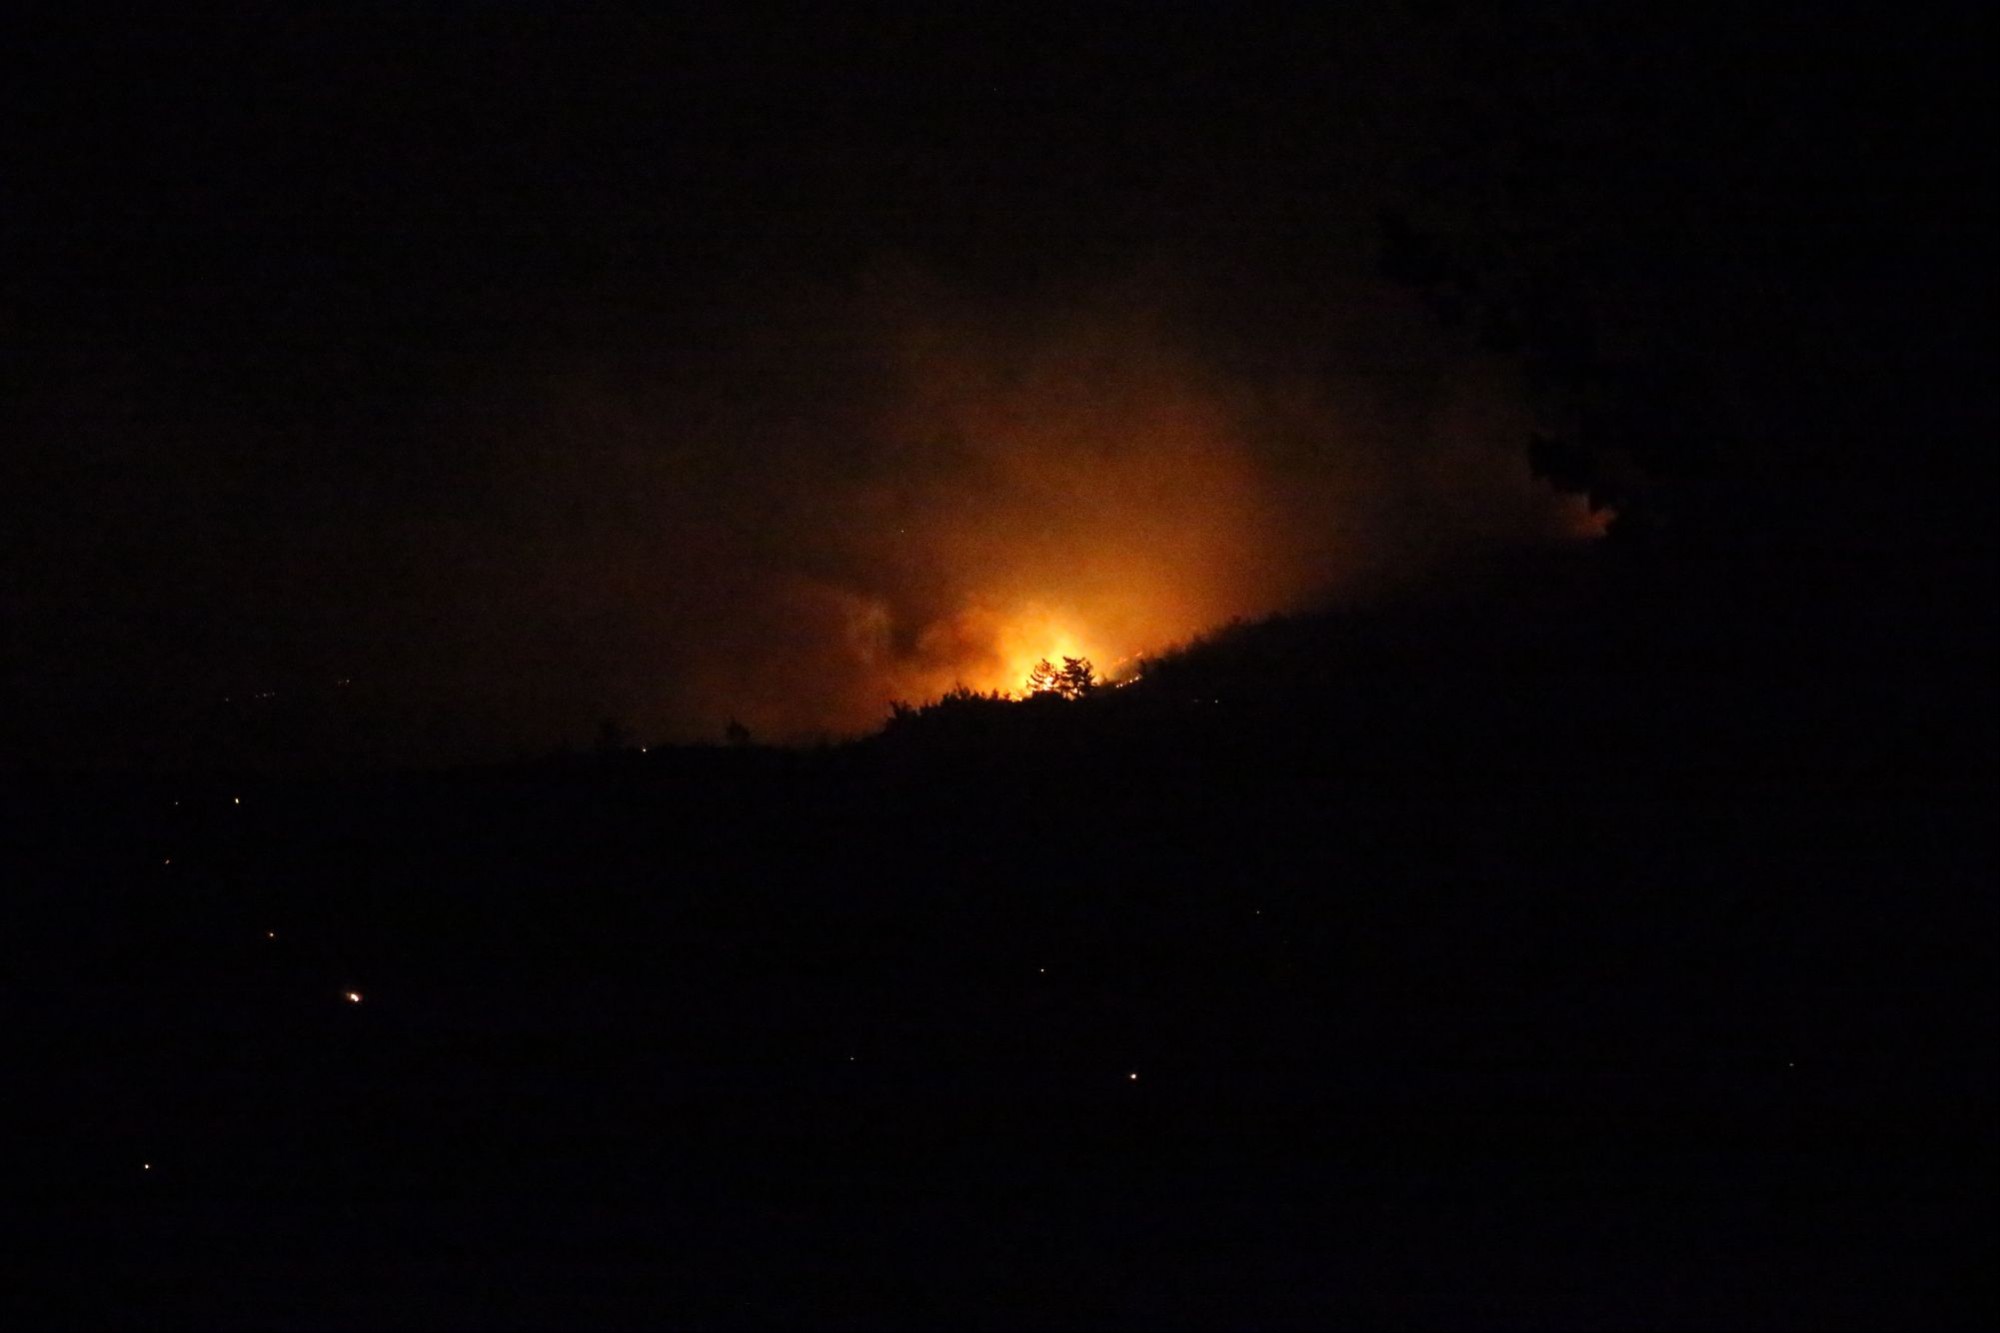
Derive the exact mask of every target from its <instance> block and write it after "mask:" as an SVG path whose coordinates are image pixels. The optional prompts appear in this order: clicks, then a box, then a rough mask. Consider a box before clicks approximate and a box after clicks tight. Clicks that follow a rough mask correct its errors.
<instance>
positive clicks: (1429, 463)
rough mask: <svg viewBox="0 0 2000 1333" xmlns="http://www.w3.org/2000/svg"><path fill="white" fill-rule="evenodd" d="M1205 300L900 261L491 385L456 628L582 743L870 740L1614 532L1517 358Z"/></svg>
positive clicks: (447, 539)
mask: <svg viewBox="0 0 2000 1333" xmlns="http://www.w3.org/2000/svg"><path fill="white" fill-rule="evenodd" d="M1206 309H1207V307H1205V306H1204V303H1203V293H1202V292H1201V291H1200V290H1198V289H1196V288H1194V287H1193V286H1192V285H1191V284H1180V285H1176V284H1173V283H1144V282H1140V281H1138V280H1133V281H1130V282H1127V283H1124V284H1122V285H1113V286H1109V287H1100V288H1098V289H1095V290H1092V291H1084V292H1078V291H1068V292H1049V291H1038V292H1032V293H1019V294H1013V295H1002V296H995V295H991V294H985V295H974V294H968V293H966V292H962V291H956V290H953V289H951V288H949V287H947V286H945V285H944V284H942V283H939V282H937V281H935V280H932V279H929V278H926V277H924V276H923V275H920V274H911V273H898V274H895V275H893V276H888V277H883V276H880V275H877V276H876V277H875V278H874V279H873V280H871V281H869V282H865V283H860V284H857V285H855V286H854V287H851V288H849V289H847V290H845V291H842V292H839V293H834V294H831V295H829V294H827V293H817V294H807V295H803V296H799V297H797V298H796V299H794V300H791V301H774V302H771V303H770V304H769V309H768V310H767V312H766V314H765V316H764V317H763V318H761V319H759V320H757V321H755V322H754V323H753V324H752V325H751V326H750V327H751V329H752V331H751V332H748V333H743V332H740V331H739V332H737V333H734V334H732V335H731V336H730V337H728V338H720V339H718V340H717V341H716V343H715V344H714V345H712V346H705V347H703V348H699V349H694V350H693V351H692V352H690V350H689V349H687V348H677V349H673V350H672V351H671V352H669V353H666V354H663V355H662V357H661V358H660V359H659V362H658V366H659V369H657V370H656V371H654V372H652V373H648V371H646V370H644V369H640V370H636V371H625V372H621V373H618V374H613V373H609V372H606V371H603V370H601V369H598V368H594V367H587V366H586V368H584V369H582V370H579V371H576V372H574V373H567V374H559V375H552V376H548V377H545V378H544V379H543V380H542V381H541V382H540V383H539V384H537V385H536V386H535V387H534V388H533V390H532V392H522V393H516V394H514V395H513V396H512V397H507V398H505V399H504V401H505V403H506V410H505V411H504V412H494V411H491V410H490V409H489V410H488V413H487V414H488V416H489V417H491V418H499V419H502V420H504V421H505V422H506V424H505V425H504V426H499V427H492V429H496V430H498V431H499V432H500V435H501V436H503V437H504V438H503V439H501V440H500V441H499V442H498V444H497V446H496V447H494V448H493V449H491V450H490V451H489V452H490V454H491V456H492V457H494V458H498V459H506V460H509V461H508V462H507V463H506V464H505V466H504V470H503V471H502V473H501V474H500V475H496V476H494V477H492V478H490V480H489V483H488V485H489V494H490V495H491V496H492V498H493V504H492V506H491V507H490V508H488V509H485V510H482V511H481V514H480V517H479V518H478V519H477V520H475V521H473V522H471V523H469V524H468V525H464V526H461V527H459V528H458V529H456V530H453V531H445V532H431V533H427V534H425V538H424V539H425V541H426V542H427V543H428V544H429V546H430V548H431V549H432V550H433V551H437V552H440V553H442V554H443V556H444V558H443V559H441V560H439V561H437V562H435V564H434V569H435V576H436V577H438V578H440V579H443V580H445V582H446V586H445V587H444V588H443V589H442V591H443V593H444V594H445V595H447V596H448V597H451V598H453V599H455V604H456V605H457V606H458V607H459V612H458V616H459V619H460V624H459V625H458V626H457V628H456V629H455V630H454V632H453V634H452V636H451V637H452V638H453V639H454V641H456V642H459V643H461V644H466V643H470V644H484V645H485V646H486V647H487V649H488V651H487V652H486V653H485V654H484V655H483V656H482V655H480V654H477V653H475V654H474V655H473V659H474V660H469V662H468V664H467V676H466V685H465V688H466V690H467V692H468V693H469V694H473V695H478V694H485V695H488V696H489V697H496V698H497V696H499V695H503V694H504V695H507V696H508V701H507V703H506V704H505V705H504V706H502V705H499V704H496V705H495V707H496V712H498V713H502V714H506V713H511V714H513V715H516V716H518V715H521V714H522V713H523V712H526V713H529V714H535V715H539V716H544V717H550V718H552V719H559V721H560V725H561V726H562V727H565V728H567V729H568V733H567V734H570V735H572V736H576V735H580V734H582V733H581V729H582V728H583V727H586V726H588V725H589V724H590V719H591V717H592V716H593V715H595V716H618V717H621V718H623V719H625V720H626V721H627V722H628V724H629V725H631V726H632V727H634V728H635V729H637V730H639V731H641V732H642V733H646V734H655V735H668V736H679V737H691V738H714V737H717V736H719V735H720V729H721V726H722V723H723V721H724V720H725V719H727V718H731V717H738V718H741V719H742V720H743V721H744V722H746V723H747V724H749V726H750V727H751V728H752V730H753V731H754V732H755V733H756V734H757V735H758V736H760V737H763V738H769V739H793V738H800V737H806V736H812V735H844V734H853V733H857V732H861V731H865V730H868V729H870V728H871V727H872V726H874V725H876V724H877V723H879V722H880V720H881V719H882V718H883V716H884V715H885V713H886V710H887V705H888V703H889V701H890V700H892V699H897V698H903V699H920V698H924V697H929V696H933V695H935V694H937V693H939V692H941V691H943V690H944V689H947V688H949V687H951V686H952V685H954V684H956V683H963V684H966V685H970V686H973V687H975V688H978V689H982V690H985V689H1001V690H1010V689H1011V690H1018V689H1019V688H1020V685H1021V681H1022V679H1023V677H1024V676H1025V675H1026V672H1027V670H1028V668H1029V666H1031V665H1032V664H1033V662H1034V661H1035V660H1036V659H1038V658H1041V657H1050V658H1057V659H1059V658H1060V657H1062V656H1065V655H1067V656H1087V657H1089V658H1091V659H1092V660H1093V661H1094V662H1095V663H1096V664H1097V665H1098V666H1099V668H1100V671H1102V672H1106V673H1108V674H1113V675H1115V674H1117V672H1118V671H1119V669H1120V668H1121V666H1122V665H1123V664H1125V663H1128V662H1129V661H1130V660H1131V659H1132V658H1134V657H1135V656H1136V655H1137V654H1139V653H1142V652H1145V651H1147V650H1150V649H1156V648H1159V647H1161V646H1164V645H1167V644H1170V643H1172V642H1175V641H1179V640H1184V639H1186V638H1187V637H1188V636H1190V635H1192V634H1194V633H1197V632H1199V631H1201V630H1203V629H1205V628H1208V627H1211V626H1214V625H1216V624H1219V623H1222V622H1226V621H1227V620H1229V619H1231V618H1233V617H1239V616H1241V617H1254V616H1258V615H1262V614H1266V613H1269V612H1272V611H1276V610H1281V609H1288V608H1295V607H1299V606H1302V605H1306V604H1310V603H1311V602H1313V601H1314V600H1315V599H1317V598H1320V597H1322V596H1325V595H1327V594H1329V593H1342V592H1353V591H1355V590H1357V589H1364V588H1365V589H1374V588H1382V587H1390V586H1393V585H1394V584H1395V583H1397V582H1399V581H1401V580H1404V579H1408V578H1412V577H1416V576H1418V575H1420V574H1421V573H1422V572H1423V571H1424V570H1426V569H1428V568H1430V567H1432V566H1433V565H1434V563H1435V562H1436V561H1437V560H1438V559H1439V558H1440V557H1441V556H1444V555H1448V554H1450V553H1451V552H1453V551H1454V550H1455V549H1459V548H1462V547H1464V546H1465V545H1466V544H1468V543H1474V542H1487V541H1496V540H1540V539H1573V538H1576V537H1579V536H1587V535H1591V534H1592V533H1593V532H1595V531H1599V530H1601V520H1602V516H1598V517H1597V518H1593V517H1592V516H1590V515H1589V514H1588V513H1587V512H1578V511H1577V504H1576V502H1575V501H1574V500H1573V499H1565V498H1563V497H1559V496H1556V495H1554V494H1553V493H1551V492H1549V491H1548V490H1546V489H1545V488H1544V487H1542V486H1541V485H1539V484H1538V483H1536V482H1535V481H1534V480H1533V479H1532V478H1531V477H1530V475H1529V472H1528V469H1527V466H1526V462H1525V458H1524V455H1523V451H1522V448H1521V442H1522V441H1524V440H1525V439H1526V438H1527V434H1528V430H1529V427H1530V425H1531V423H1530V422H1529V420H1528V418H1527V416H1526V413H1525V409H1523V408H1522V406H1521V405H1520V396H1519V395H1518V394H1517V393H1516V392H1515V389H1514V386H1513V384H1512V382H1511V380H1510V379H1509V377H1508V375H1507V373H1506V371H1505V368H1504V367H1502V366H1499V365H1495V364H1486V363H1480V362H1477V361H1474V360H1471V359H1468V358H1466V357H1464V356H1462V355H1458V354H1455V353H1454V352H1453V351H1452V350H1451V349H1450V348H1449V347H1447V346H1445V345H1443V344H1442V342H1441V341H1440V340H1439V339H1438V338H1437V337H1436V335H1435V334H1434V333H1433V332H1432V331H1431V329H1430V327H1429V325H1428V323H1427V321H1426V320H1425V318H1424V317H1423V316H1422V315H1421V312H1417V311H1414V310H1413V309H1411V308H1409V307H1407V306H1406V305H1405V304H1403V303H1402V302H1400V301H1399V300H1398V299H1397V298H1396V297H1394V296H1393V295H1392V294H1387V295H1385V294H1383V293H1380V292H1373V291H1366V292H1363V293H1362V294H1361V296H1360V297H1358V298H1357V299H1356V301H1355V302H1354V303H1353V304H1352V306H1351V307H1350V308H1334V309H1330V310H1327V311H1322V312H1316V313H1314V314H1312V315H1311V316H1310V317H1309V318H1307V319H1305V320H1303V321H1301V320H1300V319H1299V318H1297V317H1296V312H1294V313H1293V315H1292V316H1289V317H1288V316H1285V315H1284V312H1275V313H1274V315H1273V319H1274V321H1277V320H1279V319H1281V318H1284V319H1288V321H1289V322H1287V323H1286V324H1285V325H1284V327H1282V328H1279V327H1276V326H1275V325H1274V327H1273V328H1271V329H1268V330H1260V329H1256V328H1254V327H1253V328H1252V329H1251V330H1250V331H1249V332H1248V333H1246V332H1245V331H1244V329H1243V327H1242V326H1243V324H1244V321H1243V320H1242V318H1241V317H1240V314H1239V315H1238V317H1237V318H1236V320H1235V323H1234V324H1233V325H1230V324H1229V323H1228V321H1222V324H1223V325H1224V326H1223V327H1220V328H1218V321H1217V320H1215V319H1214V318H1211V317H1208V316H1207V315H1205V314H1204V311H1205V310H1206ZM1239 309H1240V308H1239ZM690 356H693V357H695V358H697V359H698V364H697V365H695V366H694V367H693V368H690V367H689V365H688V360H689V358H690ZM583 360H584V359H583V358H579V363H580V364H581V363H582V361H583ZM495 520H497V521H495Z"/></svg>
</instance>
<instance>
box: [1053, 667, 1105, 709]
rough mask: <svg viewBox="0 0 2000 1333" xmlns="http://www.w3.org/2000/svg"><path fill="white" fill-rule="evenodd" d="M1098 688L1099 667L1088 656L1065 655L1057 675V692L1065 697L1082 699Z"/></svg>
mask: <svg viewBox="0 0 2000 1333" xmlns="http://www.w3.org/2000/svg"><path fill="white" fill-rule="evenodd" d="M1096 689H1097V668H1095V667H1093V666H1092V665H1091V664H1090V659H1089V658H1087V657H1065V658H1064V659H1063V664H1062V671H1061V672H1059V673H1058V674H1057V676H1056V693H1057V694H1060V695H1061V696H1062V697H1063V698H1065V699H1082V698H1086V697H1088V696H1089V695H1090V694H1091V693H1093V692H1094V691H1095V690H1096Z"/></svg>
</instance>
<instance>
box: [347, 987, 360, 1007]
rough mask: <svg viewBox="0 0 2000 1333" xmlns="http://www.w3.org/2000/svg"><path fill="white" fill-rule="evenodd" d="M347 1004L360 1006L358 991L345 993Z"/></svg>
mask: <svg viewBox="0 0 2000 1333" xmlns="http://www.w3.org/2000/svg"><path fill="white" fill-rule="evenodd" d="M347 1002H348V1003H349V1004H360V1003H361V992H360V991H358V990H351V991H349V992H347Z"/></svg>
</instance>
